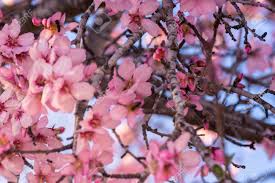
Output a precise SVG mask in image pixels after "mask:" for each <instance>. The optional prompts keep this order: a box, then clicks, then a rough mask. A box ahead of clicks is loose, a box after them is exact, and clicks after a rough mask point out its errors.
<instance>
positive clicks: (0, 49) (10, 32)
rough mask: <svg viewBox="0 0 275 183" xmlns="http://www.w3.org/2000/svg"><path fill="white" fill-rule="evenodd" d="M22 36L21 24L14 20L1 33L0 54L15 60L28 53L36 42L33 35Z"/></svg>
mask: <svg viewBox="0 0 275 183" xmlns="http://www.w3.org/2000/svg"><path fill="white" fill-rule="evenodd" d="M19 34H20V24H19V22H18V21H17V20H16V19H14V20H12V22H11V24H9V25H8V24H5V26H4V27H3V29H2V30H1V31H0V40H1V41H0V53H1V54H2V55H3V56H5V57H7V58H14V57H16V55H19V54H20V53H23V52H27V51H28V50H29V48H30V47H31V45H32V44H33V42H34V35H33V33H25V34H22V35H19Z"/></svg>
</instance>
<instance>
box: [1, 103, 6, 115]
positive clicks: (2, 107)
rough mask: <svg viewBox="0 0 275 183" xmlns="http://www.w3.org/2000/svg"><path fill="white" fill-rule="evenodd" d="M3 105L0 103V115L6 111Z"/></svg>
mask: <svg viewBox="0 0 275 183" xmlns="http://www.w3.org/2000/svg"><path fill="white" fill-rule="evenodd" d="M5 109H6V107H5V104H4V103H1V102H0V113H1V112H4V111H6V110H5Z"/></svg>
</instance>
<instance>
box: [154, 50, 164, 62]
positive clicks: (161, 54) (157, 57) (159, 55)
mask: <svg viewBox="0 0 275 183" xmlns="http://www.w3.org/2000/svg"><path fill="white" fill-rule="evenodd" d="M164 56H165V49H164V48H162V47H159V48H157V49H156V51H155V53H154V55H153V59H154V60H156V61H158V62H160V61H161V60H162V59H163V58H164Z"/></svg>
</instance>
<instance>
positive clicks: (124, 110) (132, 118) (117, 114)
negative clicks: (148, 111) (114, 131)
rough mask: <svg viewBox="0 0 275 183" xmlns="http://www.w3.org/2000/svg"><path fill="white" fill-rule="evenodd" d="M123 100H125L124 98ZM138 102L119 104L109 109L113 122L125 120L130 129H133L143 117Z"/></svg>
mask: <svg viewBox="0 0 275 183" xmlns="http://www.w3.org/2000/svg"><path fill="white" fill-rule="evenodd" d="M124 99H125V98H124ZM140 105H141V102H140V101H132V102H129V103H128V102H127V103H124V104H123V103H121V104H118V105H115V106H113V107H111V110H110V115H111V118H112V119H113V120H115V121H120V120H121V119H123V118H126V119H127V122H128V124H129V126H130V127H132V128H133V127H134V126H135V124H136V123H137V122H138V121H140V120H141V119H142V117H143V116H144V114H143V112H142V109H141V108H140Z"/></svg>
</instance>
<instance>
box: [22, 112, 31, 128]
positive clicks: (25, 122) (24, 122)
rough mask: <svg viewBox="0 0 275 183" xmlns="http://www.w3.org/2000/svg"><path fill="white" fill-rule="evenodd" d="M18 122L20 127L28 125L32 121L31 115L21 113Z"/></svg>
mask: <svg viewBox="0 0 275 183" xmlns="http://www.w3.org/2000/svg"><path fill="white" fill-rule="evenodd" d="M20 122H21V125H22V127H24V128H28V127H30V126H31V125H32V123H33V121H32V118H31V116H29V115H27V114H26V113H23V115H22V117H21V119H20Z"/></svg>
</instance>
